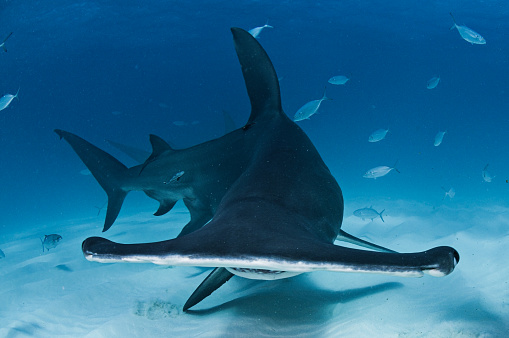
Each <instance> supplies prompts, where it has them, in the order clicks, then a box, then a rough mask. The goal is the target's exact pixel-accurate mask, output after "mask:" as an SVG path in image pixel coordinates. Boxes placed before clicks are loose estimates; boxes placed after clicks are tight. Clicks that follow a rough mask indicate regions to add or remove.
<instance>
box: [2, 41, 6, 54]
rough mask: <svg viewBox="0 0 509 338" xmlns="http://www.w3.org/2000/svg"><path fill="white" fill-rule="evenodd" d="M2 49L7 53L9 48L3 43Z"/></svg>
mask: <svg viewBox="0 0 509 338" xmlns="http://www.w3.org/2000/svg"><path fill="white" fill-rule="evenodd" d="M2 48H3V50H4V52H6V53H7V47H5V45H4V44H3V43H2Z"/></svg>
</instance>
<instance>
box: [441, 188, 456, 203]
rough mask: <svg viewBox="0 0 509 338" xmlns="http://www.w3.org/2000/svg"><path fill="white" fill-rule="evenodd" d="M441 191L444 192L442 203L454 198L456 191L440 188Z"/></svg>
mask: <svg viewBox="0 0 509 338" xmlns="http://www.w3.org/2000/svg"><path fill="white" fill-rule="evenodd" d="M442 190H443V191H444V192H445V194H444V198H442V201H443V200H444V199H445V198H446V197H447V196H449V198H454V196H455V195H456V190H454V188H451V189H449V190H445V188H444V187H442Z"/></svg>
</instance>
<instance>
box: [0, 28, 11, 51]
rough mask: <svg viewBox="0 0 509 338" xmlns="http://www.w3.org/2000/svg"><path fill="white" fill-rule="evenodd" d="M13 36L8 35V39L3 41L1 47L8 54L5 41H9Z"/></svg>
mask: <svg viewBox="0 0 509 338" xmlns="http://www.w3.org/2000/svg"><path fill="white" fill-rule="evenodd" d="M11 35H12V32H10V33H9V35H7V37H6V38H5V39H4V41H2V43H1V44H0V47H2V49H3V50H4V52H6V53H7V47H5V41H7V39H9V38H10V37H11Z"/></svg>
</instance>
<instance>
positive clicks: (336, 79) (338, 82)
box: [327, 75, 350, 86]
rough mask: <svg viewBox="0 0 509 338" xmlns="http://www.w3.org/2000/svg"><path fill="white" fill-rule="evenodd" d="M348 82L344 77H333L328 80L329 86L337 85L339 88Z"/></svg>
mask: <svg viewBox="0 0 509 338" xmlns="http://www.w3.org/2000/svg"><path fill="white" fill-rule="evenodd" d="M348 80H350V79H349V78H348V77H346V76H344V75H336V76H333V77H331V78H330V79H329V81H327V82H329V83H330V84H333V85H337V86H340V85H344V84H346V83H347V82H348Z"/></svg>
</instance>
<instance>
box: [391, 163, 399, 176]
mask: <svg viewBox="0 0 509 338" xmlns="http://www.w3.org/2000/svg"><path fill="white" fill-rule="evenodd" d="M398 162H399V160H396V163H394V166H393V167H392V169H394V170H396V172H397V173H398V174H401V172H400V171H399V170H398V168H396V166H397V165H398Z"/></svg>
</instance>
